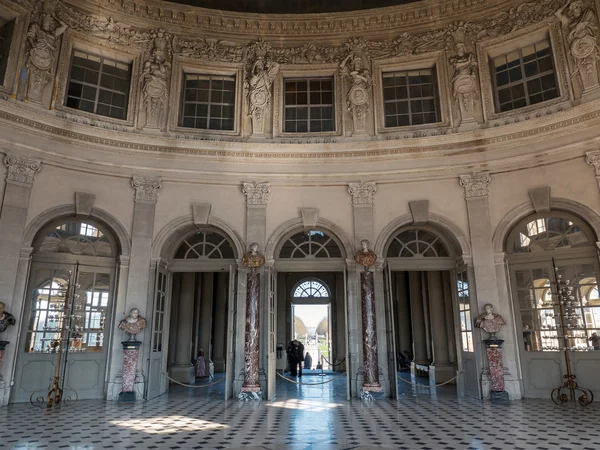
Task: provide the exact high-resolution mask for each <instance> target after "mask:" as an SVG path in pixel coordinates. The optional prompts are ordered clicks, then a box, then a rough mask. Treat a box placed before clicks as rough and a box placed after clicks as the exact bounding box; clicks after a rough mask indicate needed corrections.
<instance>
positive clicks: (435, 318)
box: [427, 271, 454, 383]
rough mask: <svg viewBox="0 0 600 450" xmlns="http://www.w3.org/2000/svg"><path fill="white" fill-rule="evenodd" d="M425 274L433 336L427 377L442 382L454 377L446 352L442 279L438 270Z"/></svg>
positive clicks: (446, 336)
mask: <svg viewBox="0 0 600 450" xmlns="http://www.w3.org/2000/svg"><path fill="white" fill-rule="evenodd" d="M427 275H428V276H427V283H428V292H429V304H430V306H431V308H430V318H431V333H432V338H433V363H432V364H431V365H430V366H429V379H430V381H432V382H434V383H443V382H445V381H448V380H450V379H451V378H452V377H454V368H453V367H452V364H450V358H449V354H448V334H447V332H446V329H447V327H446V308H445V305H444V291H443V279H442V273H441V272H439V271H434V272H428V273H427Z"/></svg>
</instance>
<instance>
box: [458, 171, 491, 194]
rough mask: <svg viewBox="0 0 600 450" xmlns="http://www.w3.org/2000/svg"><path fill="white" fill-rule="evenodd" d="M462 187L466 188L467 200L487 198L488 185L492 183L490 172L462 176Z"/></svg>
mask: <svg viewBox="0 0 600 450" xmlns="http://www.w3.org/2000/svg"><path fill="white" fill-rule="evenodd" d="M459 181H460V185H461V186H462V187H464V188H465V198H467V199H469V198H475V197H487V196H488V185H489V184H490V182H491V181H492V177H491V176H490V174H489V172H473V173H470V174H465V175H461V176H460V179H459Z"/></svg>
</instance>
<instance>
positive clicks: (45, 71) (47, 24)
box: [21, 0, 67, 103]
mask: <svg viewBox="0 0 600 450" xmlns="http://www.w3.org/2000/svg"><path fill="white" fill-rule="evenodd" d="M66 29H67V25H66V24H65V23H64V22H63V21H62V20H61V19H59V18H58V16H57V15H56V3H55V2H54V1H51V0H45V1H44V2H43V3H42V4H41V14H40V15H39V17H38V19H37V20H36V21H34V22H32V23H31V25H29V29H28V30H27V51H26V52H27V53H26V57H27V59H26V61H27V62H26V63H25V70H24V71H23V73H22V75H21V77H22V79H21V83H23V84H24V87H25V89H26V94H25V95H24V97H26V98H27V99H28V100H31V101H34V102H38V103H40V102H41V101H42V96H43V94H44V88H45V87H46V86H47V85H48V83H49V82H50V81H51V79H52V75H53V73H54V68H55V66H56V56H57V52H58V47H59V43H60V42H59V38H60V36H61V35H62V34H63V33H64V32H65V30H66Z"/></svg>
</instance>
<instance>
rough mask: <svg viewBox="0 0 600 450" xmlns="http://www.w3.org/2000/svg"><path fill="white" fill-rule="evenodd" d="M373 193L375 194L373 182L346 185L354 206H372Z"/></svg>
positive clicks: (375, 186) (375, 188) (375, 187)
mask: <svg viewBox="0 0 600 450" xmlns="http://www.w3.org/2000/svg"><path fill="white" fill-rule="evenodd" d="M375 192H377V185H376V184H375V182H373V181H371V182H368V183H363V182H361V183H349V184H348V193H349V194H350V195H351V196H352V204H353V205H354V206H360V205H372V204H373V199H374V197H375Z"/></svg>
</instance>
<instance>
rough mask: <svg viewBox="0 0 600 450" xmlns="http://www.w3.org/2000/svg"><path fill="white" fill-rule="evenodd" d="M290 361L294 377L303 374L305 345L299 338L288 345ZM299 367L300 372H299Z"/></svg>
mask: <svg viewBox="0 0 600 450" xmlns="http://www.w3.org/2000/svg"><path fill="white" fill-rule="evenodd" d="M287 355H288V362H289V363H290V372H291V375H292V376H293V377H295V376H298V377H301V376H302V363H303V361H304V345H303V344H302V342H300V341H299V340H297V339H293V340H291V341H290V342H289V344H288V347H287ZM298 368H300V372H299V373H298Z"/></svg>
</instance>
